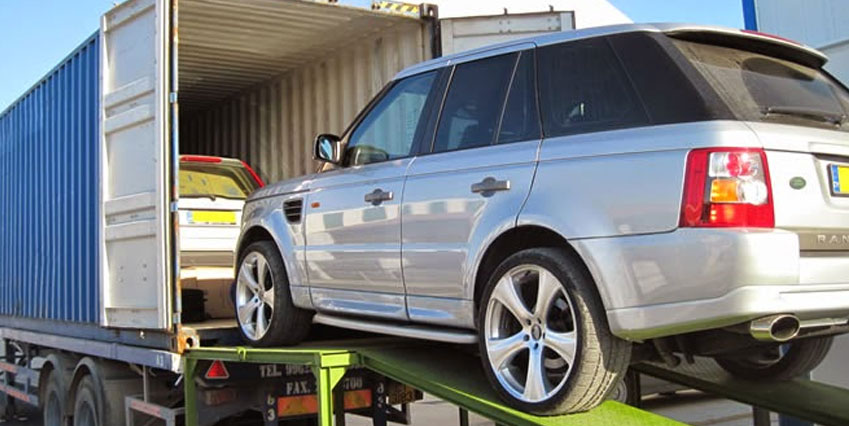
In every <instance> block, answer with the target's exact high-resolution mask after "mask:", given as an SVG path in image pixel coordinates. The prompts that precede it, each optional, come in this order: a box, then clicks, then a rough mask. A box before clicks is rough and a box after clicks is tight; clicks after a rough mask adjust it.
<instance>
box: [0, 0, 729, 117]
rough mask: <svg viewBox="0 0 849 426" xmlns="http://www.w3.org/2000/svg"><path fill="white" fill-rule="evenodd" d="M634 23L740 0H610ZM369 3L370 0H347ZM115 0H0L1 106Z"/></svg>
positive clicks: (704, 14) (703, 12) (697, 13)
mask: <svg viewBox="0 0 849 426" xmlns="http://www.w3.org/2000/svg"><path fill="white" fill-rule="evenodd" d="M610 1H611V3H613V4H614V5H615V6H616V7H618V8H619V9H620V10H622V11H623V12H625V14H626V15H628V16H629V17H630V18H631V19H633V20H634V21H635V22H661V21H672V22H692V23H699V24H714V25H725V26H729V27H735V28H741V27H742V26H743V12H742V2H741V0H710V1H705V0H610ZM342 2H344V3H351V4H357V5H369V4H371V1H370V0H342ZM114 3H116V2H115V1H114V0H73V1H71V0H0V58H3V60H2V61H0V111H2V110H4V109H6V107H7V106H8V105H9V104H10V103H12V102H13V101H14V100H15V99H17V98H18V97H19V96H20V95H21V94H22V93H23V92H24V91H26V90H27V89H28V88H29V87H30V86H32V85H33V84H34V83H36V82H37V81H38V80H39V79H40V78H41V77H42V76H44V74H46V73H47V72H48V71H50V70H51V69H52V68H53V66H54V65H55V64H56V63H57V62H59V61H60V60H61V59H62V58H64V57H65V56H66V55H67V54H68V53H70V52H71V50H73V49H74V48H75V47H76V46H77V45H79V44H80V43H81V42H82V41H83V40H85V39H86V38H87V37H88V36H89V35H91V34H92V33H93V32H94V31H95V30H96V29H97V27H98V26H99V19H100V15H101V14H103V12H105V11H106V10H108V9H109V8H110V7H112V5H113V4H114Z"/></svg>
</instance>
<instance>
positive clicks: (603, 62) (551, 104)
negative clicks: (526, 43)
mask: <svg viewBox="0 0 849 426" xmlns="http://www.w3.org/2000/svg"><path fill="white" fill-rule="evenodd" d="M537 58H538V59H537V60H538V74H539V94H540V105H541V110H542V118H543V120H542V122H543V130H544V132H545V136H546V137H554V136H563V135H573V134H577V133H587V132H596V131H601V130H612V129H620V128H624V127H634V126H641V125H647V124H649V119H648V117H647V116H646V113H645V111H644V109H643V107H642V105H641V104H640V101H639V99H638V98H637V95H636V94H635V93H634V90H633V88H632V87H631V83H630V81H629V80H628V75H627V74H626V73H625V70H624V69H623V68H622V65H621V64H620V63H619V61H618V59H617V58H616V55H615V53H614V52H613V49H612V48H611V47H610V44H608V42H607V40H606V39H604V38H592V39H587V40H579V41H574V42H568V43H562V44H555V45H552V46H545V47H541V48H539V51H538V55H537Z"/></svg>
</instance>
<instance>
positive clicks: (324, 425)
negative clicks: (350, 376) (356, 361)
mask: <svg viewBox="0 0 849 426" xmlns="http://www.w3.org/2000/svg"><path fill="white" fill-rule="evenodd" d="M313 372H314V373H315V376H316V384H317V385H318V424H319V426H333V388H334V387H336V384H337V383H339V380H342V376H344V375H345V367H313Z"/></svg>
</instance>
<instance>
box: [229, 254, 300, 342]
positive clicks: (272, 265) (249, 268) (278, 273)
mask: <svg viewBox="0 0 849 426" xmlns="http://www.w3.org/2000/svg"><path fill="white" fill-rule="evenodd" d="M234 302H235V303H234V305H235V306H236V318H237V320H238V322H239V328H240V329H241V331H242V337H244V339H245V340H246V341H247V342H248V343H249V344H251V345H252V346H277V345H294V344H297V343H299V342H300V341H301V340H303V339H304V338H305V337H306V335H307V334H308V332H309V328H310V320H311V316H310V313H309V311H306V310H303V309H300V308H298V307H296V306H295V305H294V303H293V302H292V295H291V292H290V289H289V278H288V277H287V276H286V268H285V266H284V265H283V260H282V259H281V258H280V254H279V252H278V251H277V247H276V245H275V244H274V243H273V242H271V241H258V242H255V243H253V244H251V245H250V246H248V247H247V249H245V251H244V254H242V256H241V258H240V260H239V269H238V271H237V273H236V286H235V300H234Z"/></svg>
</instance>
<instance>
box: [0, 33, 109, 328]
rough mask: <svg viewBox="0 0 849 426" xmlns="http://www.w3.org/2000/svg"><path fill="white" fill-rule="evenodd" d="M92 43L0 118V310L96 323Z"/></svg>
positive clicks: (95, 59) (95, 72) (95, 43)
mask: <svg viewBox="0 0 849 426" xmlns="http://www.w3.org/2000/svg"><path fill="white" fill-rule="evenodd" d="M99 48H100V41H99V38H98V37H97V35H94V36H92V37H91V38H90V39H88V40H86V41H85V42H84V43H83V44H82V45H81V46H80V47H79V48H77V50H75V51H74V52H73V53H72V54H71V55H70V56H68V57H67V58H66V59H65V60H64V61H62V62H61V63H60V64H59V65H58V66H57V67H56V68H55V69H54V70H53V71H51V72H50V73H49V74H48V75H47V76H45V77H44V78H43V79H42V80H41V81H40V82H38V84H36V85H35V86H34V87H33V88H32V89H30V91H29V92H27V93H26V94H25V95H24V96H23V97H21V98H20V99H18V100H17V101H16V102H15V103H14V104H12V106H11V107H9V109H7V110H6V111H4V112H3V113H2V114H0V188H2V196H0V235H2V237H0V315H4V316H16V317H28V318H39V319H50V320H58V321H71V322H88V323H96V322H98V312H99V310H100V309H99V301H98V290H97V289H98V282H99V270H98V268H99V250H98V234H97V233H98V222H97V220H98V217H99V215H98V213H97V212H98V204H99V203H98V185H99V182H98V171H99V166H98V146H99V144H98V123H99V120H98V102H99V100H98V78H99V66H98V63H99Z"/></svg>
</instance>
